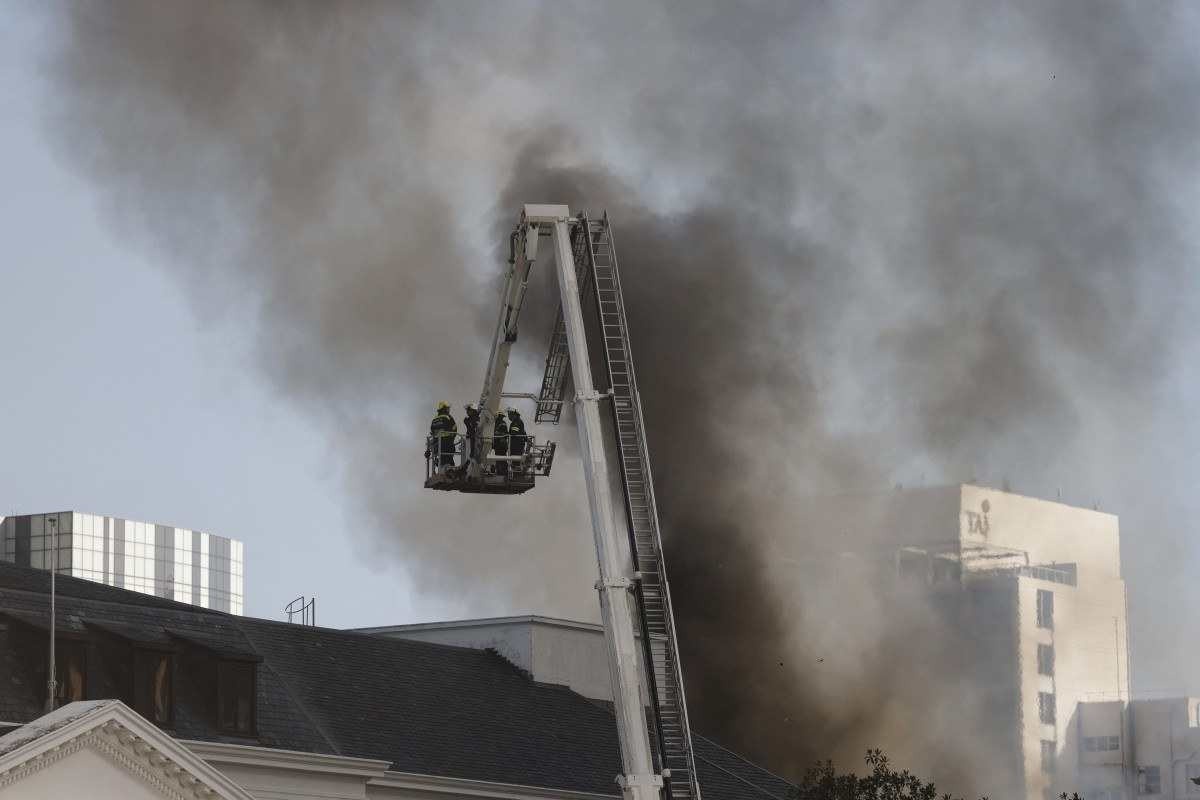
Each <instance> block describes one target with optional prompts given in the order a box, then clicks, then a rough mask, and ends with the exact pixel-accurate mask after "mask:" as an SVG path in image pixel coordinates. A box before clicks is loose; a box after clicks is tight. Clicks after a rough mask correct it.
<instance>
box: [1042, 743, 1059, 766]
mask: <svg viewBox="0 0 1200 800" xmlns="http://www.w3.org/2000/svg"><path fill="white" fill-rule="evenodd" d="M1057 751H1058V748H1057V746H1056V745H1055V743H1054V742H1051V741H1047V740H1046V739H1043V740H1042V772H1044V773H1046V774H1047V775H1053V774H1054V757H1055V755H1056V754H1057Z"/></svg>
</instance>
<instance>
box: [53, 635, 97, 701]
mask: <svg viewBox="0 0 1200 800" xmlns="http://www.w3.org/2000/svg"><path fill="white" fill-rule="evenodd" d="M42 663H45V662H44V661H43V662H42ZM54 664H55V670H54V677H55V680H57V681H58V685H57V687H56V688H55V690H54V700H55V703H54V704H55V706H62V705H66V704H67V703H73V702H75V701H76V700H83V699H85V698H86V696H87V643H86V642H75V641H70V640H63V639H59V640H58V641H56V642H55V643H54ZM44 696H45V695H43V697H44Z"/></svg>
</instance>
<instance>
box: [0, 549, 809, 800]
mask: <svg viewBox="0 0 1200 800" xmlns="http://www.w3.org/2000/svg"><path fill="white" fill-rule="evenodd" d="M48 588H49V575H48V574H47V573H45V572H42V571H40V570H35V569H30V568H23V567H16V566H13V565H10V564H0V615H3V617H4V618H3V619H2V620H0V622H8V623H10V627H22V626H24V627H29V626H31V625H36V622H35V621H36V620H37V619H40V618H43V617H44V616H45V614H46V609H47V605H48V601H47V597H46V595H47V592H48ZM58 596H59V599H58V606H59V614H60V616H59V627H60V628H61V629H62V630H63V631H64V635H66V636H75V637H78V638H81V639H84V638H88V637H96V638H98V639H103V638H104V637H108V636H113V635H116V636H120V637H122V638H124V639H127V640H130V641H133V642H135V643H136V642H137V641H140V640H141V639H143V638H144V639H148V640H152V641H153V642H155V643H157V644H154V645H153V646H158V647H161V646H162V645H161V642H162V641H163V640H167V641H169V642H171V643H173V646H174V647H176V648H178V651H179V652H180V653H187V652H191V651H192V650H195V649H197V648H198V649H200V650H205V651H208V652H210V653H212V654H213V656H214V657H215V658H223V657H228V658H240V659H253V660H255V661H256V662H257V671H256V683H257V686H256V694H257V715H256V722H257V725H256V730H255V732H254V735H253V736H252V737H250V738H244V737H231V736H229V735H228V734H227V733H222V731H221V730H219V729H218V728H217V727H216V725H215V722H214V720H213V718H212V716H211V714H209V713H207V712H206V708H207V706H206V705H205V702H203V700H202V698H200V696H199V694H200V688H199V687H200V681H198V680H191V679H189V677H188V676H187V675H186V674H184V673H186V669H184V667H183V665H181V667H180V668H179V669H178V670H177V672H178V673H179V677H178V678H177V681H176V689H175V700H174V702H175V711H174V715H173V721H172V723H171V725H170V728H171V733H172V734H173V735H174V736H176V737H178V738H183V739H193V740H200V741H221V742H231V743H239V744H250V745H259V746H265V747H273V748H281V749H287V750H299V751H303V752H310V753H327V754H333V755H345V756H357V757H363V758H377V759H381V760H385V761H388V762H390V763H391V769H392V770H396V771H400V772H408V773H418V774H427V775H438V776H446V777H454V778H466V779H473V780H487V781H497V782H502V783H510V784H520V785H528V786H542V787H547V788H555V789H566V790H571V791H584V792H596V793H603V794H611V795H614V796H615V795H617V794H619V792H618V789H617V786H616V784H615V783H614V782H613V780H614V777H615V776H616V775H617V774H618V772H619V771H620V761H619V751H618V745H617V734H616V725H615V723H614V720H613V716H612V713H611V711H610V710H609V709H608V708H607V707H606V706H605V705H604V704H602V703H596V702H593V701H590V700H587V699H586V698H584V697H581V696H580V695H578V694H576V693H574V692H572V691H571V690H569V689H567V688H566V687H563V686H557V685H549V684H542V683H537V682H535V681H533V680H531V679H530V678H529V677H528V676H527V675H526V674H525V673H523V672H522V671H521V670H519V669H517V668H516V667H514V666H513V665H512V664H510V663H509V662H508V661H506V660H505V659H504V658H502V657H501V656H499V655H497V654H496V653H494V652H490V651H487V650H476V649H470V648H463V647H455V646H450V645H443V644H433V643H429V642H420V641H411V640H406V639H393V638H385V637H379V636H372V635H369V634H366V633H361V632H354V631H341V630H333V629H328V628H317V627H306V626H300V625H291V624H287V623H283V622H274V621H269V620H261V619H253V618H247V617H239V616H234V615H231V614H225V613H221V612H216V611H210V610H206V609H201V608H197V607H195V606H190V605H186V604H183V603H177V602H174V601H170V600H164V599H160V598H155V597H149V596H146V595H141V594H137V593H133V592H129V591H125V590H121V589H116V588H113V587H108V586H102V585H98V584H95V583H91V582H88V581H83V580H77V579H72V578H60V579H59V582H58ZM114 632H116V633H114ZM147 646H150V644H148V645H147ZM25 660H29V659H28V657H25ZM91 668H92V666H91V664H90V663H89V669H91ZM28 672H29V669H28V666H27V665H23V664H22V654H21V653H20V652H19V650H18V649H16V648H13V647H4V648H0V720H4V721H6V722H28V721H31V720H33V719H35V718H37V717H38V716H40V714H41V701H40V696H39V691H38V690H37V684H36V682H34V681H29V680H28V679H27V676H28ZM23 676H26V679H24V680H23V679H22V677H23ZM14 679H15V680H14ZM88 685H89V687H91V686H92V679H91V677H90V675H89V684H88ZM695 751H696V758H697V769H698V773H699V777H700V780H701V785H702V786H703V787H704V789H705V793H706V795H707V796H709V797H711V798H748V799H749V798H754V799H755V800H765V799H766V798H775V799H776V800H783V798H785V797H786V796H787V795H788V793H789V790H790V788H791V785H790V784H789V783H787V782H786V781H784V780H783V779H781V778H779V777H778V776H776V775H774V774H772V773H770V772H768V771H766V770H763V769H761V768H759V767H756V766H754V765H753V764H751V763H749V762H747V761H746V760H745V759H742V758H740V757H739V756H737V755H734V754H732V753H730V752H728V751H727V750H725V749H723V748H721V747H720V746H718V745H716V744H715V743H713V742H711V741H709V740H707V739H705V738H703V737H700V736H696V737H695Z"/></svg>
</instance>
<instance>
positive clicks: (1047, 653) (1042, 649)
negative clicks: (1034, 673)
mask: <svg viewBox="0 0 1200 800" xmlns="http://www.w3.org/2000/svg"><path fill="white" fill-rule="evenodd" d="M1038 674H1039V675H1053V674H1054V645H1052V644H1039V645H1038Z"/></svg>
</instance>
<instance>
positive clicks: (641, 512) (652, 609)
mask: <svg viewBox="0 0 1200 800" xmlns="http://www.w3.org/2000/svg"><path fill="white" fill-rule="evenodd" d="M572 240H573V241H572V245H573V247H572V250H573V251H574V254H575V259H576V261H575V265H576V272H577V274H579V273H583V274H584V275H587V274H590V276H591V279H592V281H593V282H594V287H595V298H596V308H597V311H598V312H599V327H600V333H601V335H602V336H603V342H604V360H605V364H606V366H607V369H608V378H609V386H610V387H611V389H612V408H613V419H614V423H615V427H616V432H617V441H618V450H619V454H620V462H621V476H622V480H623V481H624V488H625V503H626V512H627V513H628V515H629V526H630V531H629V535H630V543H631V545H632V547H633V559H634V567H635V569H636V570H637V573H638V578H639V580H638V581H637V592H638V600H639V605H640V607H641V618H642V642H643V646H644V647H645V648H646V651H647V653H646V655H647V661H648V662H649V663H648V665H647V666H648V669H649V670H650V672H651V681H650V683H651V687H650V688H651V693H652V697H651V703H652V704H653V705H654V718H655V722H656V726H655V727H656V728H657V738H658V749H659V759H660V760H661V765H662V769H663V772H664V788H665V789H666V797H667V798H668V800H700V787H699V784H698V783H697V781H696V766H695V761H694V759H693V757H692V737H691V729H690V728H689V726H688V719H687V704H686V702H685V699H684V692H683V674H682V671H681V670H680V665H679V646H678V644H677V642H676V638H675V620H674V617H673V616H672V614H671V593H670V591H669V590H668V587H667V573H666V570H665V568H664V564H663V553H662V536H661V534H660V532H659V526H658V512H657V509H656V507H655V503H654V486H653V482H652V480H651V475H650V458H649V453H648V450H647V446H646V433H645V427H644V425H643V421H642V406H641V400H640V398H639V396H638V390H637V380H636V377H635V375H634V371H633V355H632V353H631V351H630V346H629V326H628V322H627V320H626V316H625V304H624V301H623V299H622V297H621V281H620V276H619V275H618V274H617V257H616V250H615V247H614V245H613V238H612V229H611V228H610V226H609V223H608V215H607V214H605V215H604V217H603V218H602V219H600V220H594V221H589V220H588V219H587V218H586V217H583V216H581V217H580V220H579V223H578V224H576V225H575V226H574V229H573V231H572ZM581 283H582V282H581ZM560 396H561V395H560Z"/></svg>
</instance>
